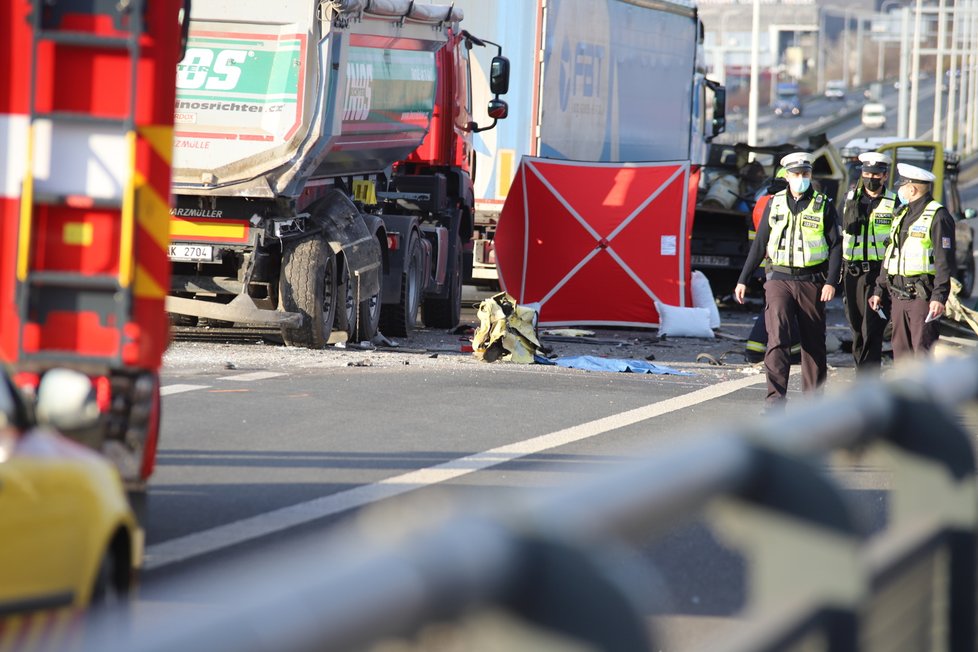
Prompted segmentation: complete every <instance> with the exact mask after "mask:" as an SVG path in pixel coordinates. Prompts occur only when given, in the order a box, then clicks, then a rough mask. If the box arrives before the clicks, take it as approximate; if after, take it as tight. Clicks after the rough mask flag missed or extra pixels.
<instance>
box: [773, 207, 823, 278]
mask: <svg viewBox="0 0 978 652" xmlns="http://www.w3.org/2000/svg"><path fill="white" fill-rule="evenodd" d="M827 204H828V199H827V198H826V197H825V195H823V194H822V193H820V192H816V193H815V195H814V196H813V197H812V199H811V201H810V202H809V203H808V206H806V207H805V209H804V210H803V211H802V212H801V213H799V214H798V215H793V214H792V213H791V210H790V209H789V208H788V191H787V190H782V191H781V192H779V193H777V194H776V195H774V197H772V198H771V204H770V213H769V214H768V223H769V224H770V225H771V237H770V239H768V241H767V257H768V258H769V259H770V260H771V264H772V265H777V266H779V267H814V266H816V265H820V264H822V263H824V262H825V261H826V260H828V259H829V244H828V242H826V241H825V207H826V205H827Z"/></svg>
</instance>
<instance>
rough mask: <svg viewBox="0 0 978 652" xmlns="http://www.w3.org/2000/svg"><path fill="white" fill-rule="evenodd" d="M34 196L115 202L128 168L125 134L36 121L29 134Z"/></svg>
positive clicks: (99, 127)
mask: <svg viewBox="0 0 978 652" xmlns="http://www.w3.org/2000/svg"><path fill="white" fill-rule="evenodd" d="M33 136H34V138H33V143H32V144H33V147H34V151H33V155H32V158H33V167H32V170H33V171H34V188H35V192H36V193H37V194H39V195H40V194H44V195H54V196H60V197H64V196H77V197H90V198H93V199H111V200H114V201H118V200H119V199H120V198H121V197H122V193H123V191H124V189H125V187H126V183H127V181H129V176H130V174H131V172H132V166H130V165H127V161H128V159H127V157H126V153H127V152H128V151H129V150H128V142H127V140H126V136H125V133H123V132H122V131H121V130H120V128H119V127H117V126H112V125H90V124H75V123H72V122H52V121H51V120H47V119H38V120H36V121H35V123H34V131H33Z"/></svg>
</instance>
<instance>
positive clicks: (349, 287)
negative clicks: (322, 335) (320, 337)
mask: <svg viewBox="0 0 978 652" xmlns="http://www.w3.org/2000/svg"><path fill="white" fill-rule="evenodd" d="M378 281H379V282H381V283H383V281H384V276H383V274H380V275H379V276H378ZM382 292H383V286H381V291H380V292H378V293H377V294H375V295H373V296H372V297H369V298H367V299H365V300H364V301H361V302H360V303H359V304H356V300H357V298H358V297H357V288H356V281H355V280H353V279H351V277H350V273H349V271H348V270H347V271H345V272H344V273H343V282H342V283H340V290H339V296H340V297H341V298H342V299H343V305H342V306H339V307H338V308H337V310H336V323H335V326H334V328H335V329H336V330H338V331H344V332H345V333H346V334H347V336H348V339H349V341H350V342H363V341H367V342H369V341H371V340H373V339H374V336H375V335H377V330H378V328H379V327H380V306H381V296H382Z"/></svg>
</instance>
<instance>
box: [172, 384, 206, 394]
mask: <svg viewBox="0 0 978 652" xmlns="http://www.w3.org/2000/svg"><path fill="white" fill-rule="evenodd" d="M209 387H210V385H166V386H164V387H160V395H161V396H169V395H170V394H183V393H184V392H193V391H196V390H198V389H208V388H209Z"/></svg>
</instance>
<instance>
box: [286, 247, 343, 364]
mask: <svg viewBox="0 0 978 652" xmlns="http://www.w3.org/2000/svg"><path fill="white" fill-rule="evenodd" d="M336 281H337V279H336V255H335V254H334V253H333V250H332V249H331V248H330V246H329V245H328V244H327V243H326V241H325V240H323V239H322V238H319V237H315V238H306V239H304V240H299V241H298V242H296V241H293V242H289V243H288V244H286V246H285V252H284V254H283V256H282V278H281V280H280V282H279V286H280V287H279V292H280V294H281V298H282V307H283V308H284V309H285V310H286V311H288V312H298V313H301V314H302V316H303V320H302V325H300V326H298V327H295V328H293V327H290V326H282V339H283V340H285V343H286V345H288V346H303V347H306V348H310V349H321V348H323V347H325V346H326V344H327V342H329V336H330V333H331V332H332V330H333V319H334V318H335V315H336V308H337V303H338V297H337V294H338V292H337V282H336Z"/></svg>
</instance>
